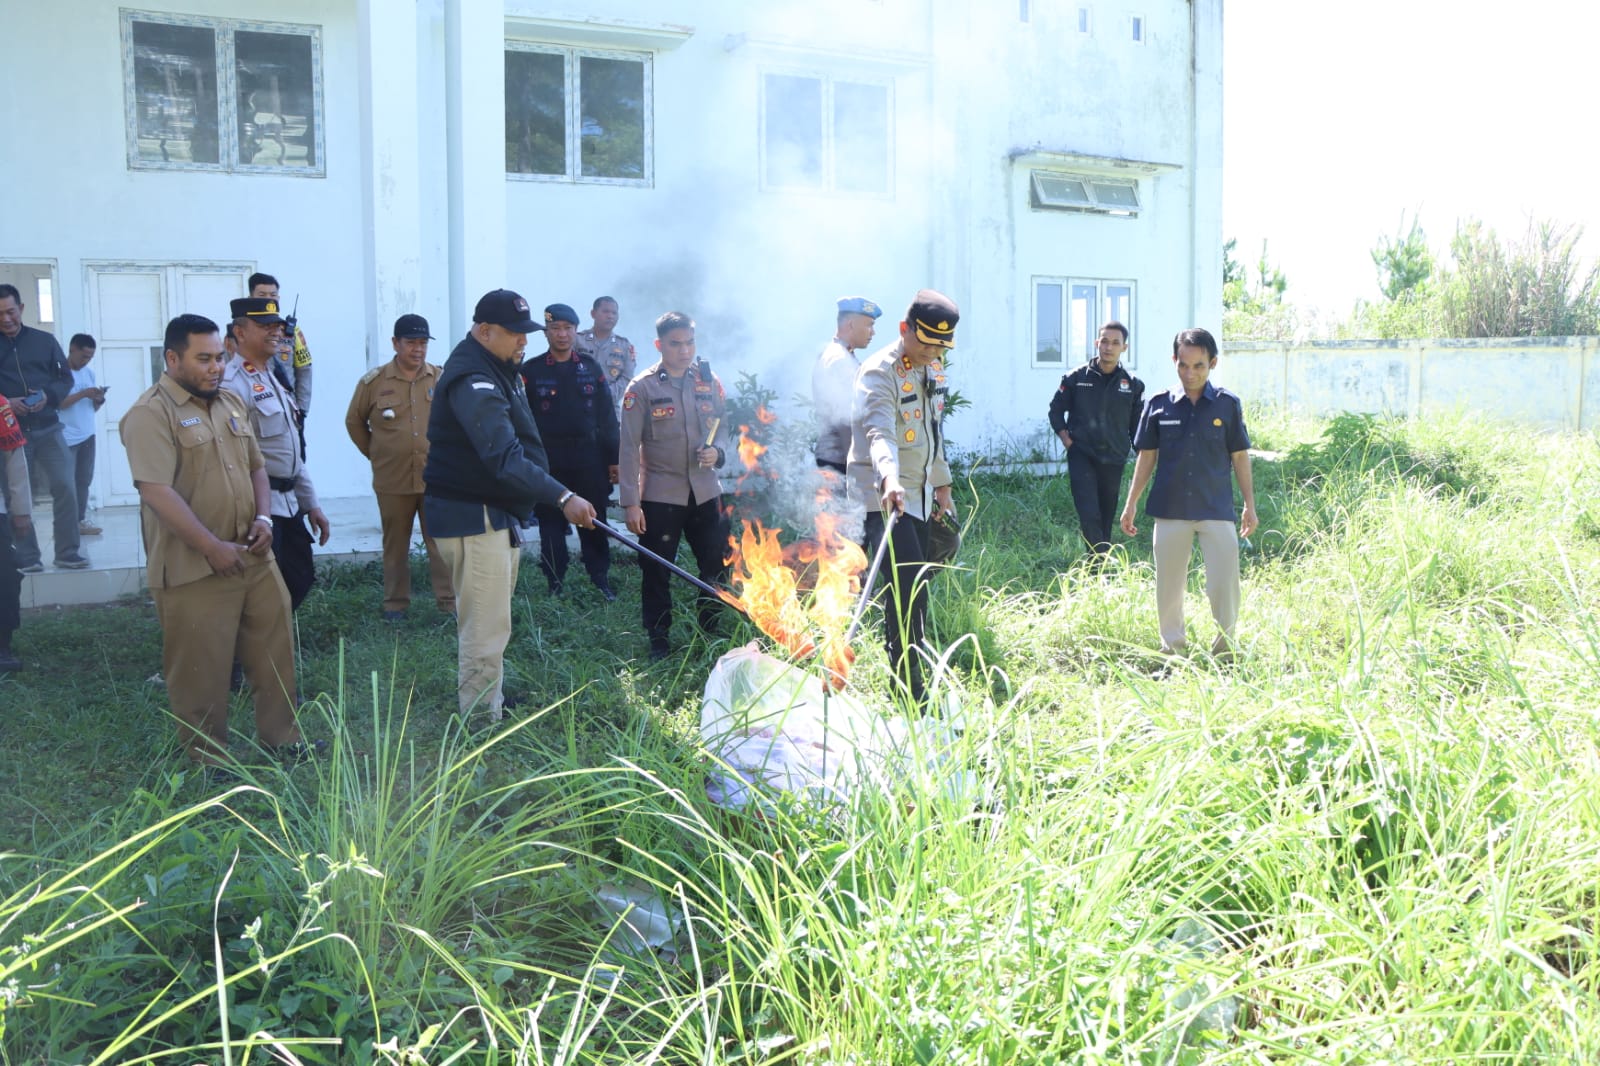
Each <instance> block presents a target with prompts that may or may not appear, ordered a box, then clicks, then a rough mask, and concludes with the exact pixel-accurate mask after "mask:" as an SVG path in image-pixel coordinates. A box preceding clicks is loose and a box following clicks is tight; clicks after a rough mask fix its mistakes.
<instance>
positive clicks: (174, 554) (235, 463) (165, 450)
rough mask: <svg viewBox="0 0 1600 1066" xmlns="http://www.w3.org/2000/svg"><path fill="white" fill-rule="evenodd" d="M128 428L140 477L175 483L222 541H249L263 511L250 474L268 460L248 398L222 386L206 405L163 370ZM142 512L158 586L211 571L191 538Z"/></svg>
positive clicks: (132, 462) (250, 561) (248, 558)
mask: <svg viewBox="0 0 1600 1066" xmlns="http://www.w3.org/2000/svg"><path fill="white" fill-rule="evenodd" d="M121 431H122V444H123V447H124V448H125V449H126V450H127V453H128V466H129V467H130V468H131V470H132V472H133V480H134V481H135V482H146V483H148V484H151V485H167V486H170V487H171V488H172V489H174V490H175V491H176V492H177V493H178V495H179V496H181V497H182V498H183V501H184V502H185V503H187V504H188V505H189V510H191V511H193V512H194V516H195V517H196V518H197V519H199V521H200V524H201V525H202V526H204V527H205V528H206V529H208V530H210V531H211V533H212V535H214V536H216V537H217V538H218V539H220V540H223V541H227V542H229V543H232V544H244V543H245V542H246V541H247V540H248V538H249V536H250V526H251V524H252V523H253V522H254V521H255V516H256V496H255V487H254V485H253V484H252V482H251V479H250V475H251V472H252V471H255V470H259V469H260V468H261V467H262V465H263V464H264V459H263V457H262V454H261V449H260V447H259V446H258V445H257V443H256V438H255V434H254V433H252V432H251V429H250V420H249V417H248V416H247V415H246V414H245V402H244V400H243V399H241V398H240V397H239V396H238V395H237V394H236V393H233V392H230V391H229V390H227V389H223V390H221V391H220V392H218V393H217V395H216V397H215V398H214V399H212V401H211V402H210V404H207V403H206V402H205V401H204V400H201V399H199V398H198V397H195V396H193V395H191V394H190V393H189V392H188V390H186V389H184V388H183V386H181V385H179V384H178V383H177V382H176V381H174V380H173V379H172V377H171V376H170V375H167V374H163V375H162V376H161V379H160V380H159V381H157V382H156V383H155V384H154V385H152V386H150V387H149V388H148V389H146V390H145V391H144V393H143V395H141V396H140V397H139V398H138V399H137V400H135V401H134V403H133V406H132V407H130V408H128V413H127V414H125V415H123V416H122V424H121ZM140 518H141V520H142V522H143V526H144V545H145V551H146V553H147V554H148V556H149V566H148V573H147V581H148V582H149V585H150V587H151V588H153V589H170V588H176V587H178V586H179V585H186V584H188V583H190V582H192V581H198V580H200V579H201V578H204V577H210V576H211V575H212V573H213V571H212V569H211V564H210V563H209V562H207V561H206V557H205V554H204V553H203V552H199V551H196V550H195V549H194V548H191V547H189V545H187V544H185V543H184V542H183V540H182V538H180V537H179V536H178V535H177V534H176V533H175V532H173V531H172V530H170V529H168V528H167V526H166V524H165V523H163V522H162V521H161V520H160V519H158V518H157V517H156V513H155V511H154V510H152V509H151V508H150V507H148V506H145V507H143V508H141V509H140ZM240 558H241V559H243V560H244V563H245V565H246V566H261V565H264V564H266V563H267V562H268V561H269V560H271V558H272V555H271V553H270V552H269V553H267V554H265V555H255V554H252V553H250V552H241V553H240Z"/></svg>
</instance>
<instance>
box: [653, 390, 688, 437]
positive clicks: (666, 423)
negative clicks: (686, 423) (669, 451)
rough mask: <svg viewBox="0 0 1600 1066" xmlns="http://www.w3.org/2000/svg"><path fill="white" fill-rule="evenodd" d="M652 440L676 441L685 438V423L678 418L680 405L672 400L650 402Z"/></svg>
mask: <svg viewBox="0 0 1600 1066" xmlns="http://www.w3.org/2000/svg"><path fill="white" fill-rule="evenodd" d="M649 426H650V431H649V432H650V439H651V440H655V441H663V440H676V439H678V438H680V437H682V436H683V422H682V421H680V420H679V418H678V404H677V401H675V400H670V399H665V400H661V399H653V400H651V401H650V418H649Z"/></svg>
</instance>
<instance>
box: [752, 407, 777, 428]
mask: <svg viewBox="0 0 1600 1066" xmlns="http://www.w3.org/2000/svg"><path fill="white" fill-rule="evenodd" d="M777 420H778V412H776V411H769V410H767V405H766V404H764V403H762V404H757V405H756V421H757V422H760V423H761V424H762V425H763V426H770V425H772V423H774V422H776V421H777Z"/></svg>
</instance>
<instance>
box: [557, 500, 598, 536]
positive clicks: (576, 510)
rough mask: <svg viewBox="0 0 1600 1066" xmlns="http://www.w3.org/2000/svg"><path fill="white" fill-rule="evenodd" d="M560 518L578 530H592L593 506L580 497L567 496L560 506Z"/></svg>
mask: <svg viewBox="0 0 1600 1066" xmlns="http://www.w3.org/2000/svg"><path fill="white" fill-rule="evenodd" d="M561 517H563V518H565V519H566V520H567V521H568V522H571V523H572V524H573V525H575V526H577V527H578V528H579V529H593V528H594V504H592V503H590V502H589V501H588V500H586V499H584V498H583V497H582V496H569V497H567V502H566V503H564V504H562V505H561Z"/></svg>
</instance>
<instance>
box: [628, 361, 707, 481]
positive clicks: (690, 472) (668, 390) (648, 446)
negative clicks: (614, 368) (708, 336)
mask: <svg viewBox="0 0 1600 1066" xmlns="http://www.w3.org/2000/svg"><path fill="white" fill-rule="evenodd" d="M726 402H727V400H726V397H725V395H724V393H723V391H722V382H721V381H719V380H717V375H715V374H713V373H712V372H711V371H710V370H709V369H708V368H706V366H705V364H704V363H701V362H699V361H696V362H694V363H691V364H690V365H689V369H688V370H686V371H684V374H683V377H682V378H680V379H678V380H677V381H673V380H672V378H671V377H670V376H668V374H667V372H666V370H665V369H663V368H662V366H661V364H660V363H659V362H657V363H656V364H655V365H654V366H652V367H651V368H650V369H649V370H646V371H645V372H644V373H642V374H640V375H639V376H638V377H636V378H634V379H633V380H632V381H631V382H629V383H628V390H627V392H626V393H624V395H623V397H622V448H621V451H620V456H619V461H618V464H617V494H618V496H619V497H620V498H621V500H622V506H624V507H637V506H638V505H639V502H640V501H641V500H649V501H651V502H652V503H675V504H680V505H681V504H686V503H688V502H689V493H690V491H691V490H692V491H693V492H694V499H695V503H697V504H700V503H705V502H706V501H707V500H714V499H716V498H717V497H719V496H720V495H722V486H721V484H719V483H718V481H717V472H716V470H714V469H708V468H706V467H703V466H701V465H700V463H699V461H698V460H697V459H695V457H694V453H695V452H696V451H698V450H699V449H701V448H703V447H705V443H706V428H707V426H708V425H709V424H710V421H711V419H713V418H716V419H720V420H721V424H720V425H718V426H717V435H716V438H715V439H714V440H713V441H712V442H711V443H712V444H713V445H714V446H716V447H718V448H721V449H722V450H723V455H724V457H726V454H727V441H728V425H727V421H728V420H727V418H726V417H724V413H725V410H724V409H725V405H726Z"/></svg>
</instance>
